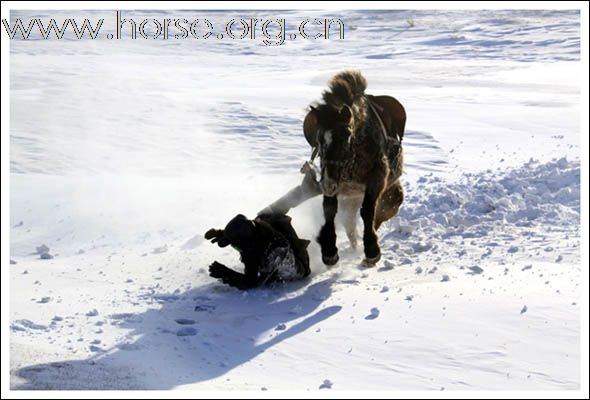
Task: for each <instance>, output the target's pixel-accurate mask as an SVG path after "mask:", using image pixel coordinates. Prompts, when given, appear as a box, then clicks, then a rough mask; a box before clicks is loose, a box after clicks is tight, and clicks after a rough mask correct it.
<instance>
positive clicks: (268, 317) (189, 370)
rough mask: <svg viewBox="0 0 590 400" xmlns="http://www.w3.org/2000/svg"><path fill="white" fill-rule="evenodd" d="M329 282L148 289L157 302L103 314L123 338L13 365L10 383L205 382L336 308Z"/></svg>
mask: <svg viewBox="0 0 590 400" xmlns="http://www.w3.org/2000/svg"><path fill="white" fill-rule="evenodd" d="M333 283H334V280H333V279H332V278H328V279H325V280H322V281H319V282H317V283H314V284H312V285H309V282H308V281H305V280H304V281H300V282H294V283H290V284H285V285H282V286H279V287H275V288H264V289H255V290H252V291H249V292H240V291H237V290H234V289H232V288H228V287H225V286H220V285H219V284H210V285H205V286H202V287H198V288H195V289H191V290H189V291H187V292H185V293H174V294H172V295H160V294H154V295H153V298H154V299H155V300H157V301H158V302H161V303H162V306H161V307H158V308H152V309H149V310H148V311H146V312H143V313H140V314H113V315H110V316H109V317H108V318H107V323H109V322H110V323H111V324H112V325H118V326H119V327H120V328H124V329H129V332H128V334H127V335H126V336H125V340H123V341H122V342H120V343H117V344H116V345H114V346H113V347H112V348H110V349H97V348H95V350H96V351H97V353H96V355H94V356H92V357H90V358H88V359H85V360H76V361H71V360H66V361H61V362H54V363H46V364H38V365H33V366H28V367H24V368H21V369H18V370H16V371H14V372H13V375H15V376H16V377H18V379H17V382H16V381H15V382H13V384H12V388H13V389H170V388H173V387H176V386H178V385H182V384H191V383H198V382H205V381H208V380H211V379H213V378H216V377H220V376H222V375H224V374H225V373H227V372H228V371H230V370H232V369H234V368H237V367H240V366H242V365H244V364H246V363H249V362H251V361H253V360H254V359H255V358H256V357H257V356H259V355H260V354H262V353H264V352H265V351H267V350H268V349H270V348H272V347H273V346H276V345H278V344H279V343H281V342H283V341H284V340H286V339H289V338H292V337H294V336H296V335H298V334H300V333H302V332H304V331H306V330H307V329H309V328H311V327H312V326H314V325H316V324H318V323H320V322H321V321H324V320H326V319H327V318H329V317H331V316H332V315H334V314H336V313H337V312H339V311H340V309H341V307H340V306H331V307H327V308H321V307H320V306H321V304H322V303H323V301H324V300H325V299H327V298H328V297H329V296H330V294H331V292H332V284H333ZM273 362H274V363H277V362H278V363H281V360H280V358H277V359H276V360H275V361H273ZM285 362H287V361H286V360H285ZM245 388H246V387H245ZM250 388H251V387H250Z"/></svg>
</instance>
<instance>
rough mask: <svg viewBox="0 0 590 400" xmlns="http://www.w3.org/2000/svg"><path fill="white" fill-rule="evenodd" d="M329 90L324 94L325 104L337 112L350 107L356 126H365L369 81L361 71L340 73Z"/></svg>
mask: <svg viewBox="0 0 590 400" xmlns="http://www.w3.org/2000/svg"><path fill="white" fill-rule="evenodd" d="M328 88H329V89H328V90H325V91H324V92H323V93H322V99H323V101H324V103H325V104H326V105H327V106H329V107H331V108H334V109H336V110H340V109H341V108H342V107H343V106H344V105H347V106H349V107H350V108H351V109H352V112H353V116H354V119H355V122H356V126H357V127H361V126H363V125H364V122H365V119H366V115H367V104H366V98H365V89H366V88H367V80H366V79H365V77H364V76H363V75H362V74H361V73H360V71H343V72H340V73H339V74H337V75H335V76H334V77H333V78H332V79H331V80H330V82H329V83H328Z"/></svg>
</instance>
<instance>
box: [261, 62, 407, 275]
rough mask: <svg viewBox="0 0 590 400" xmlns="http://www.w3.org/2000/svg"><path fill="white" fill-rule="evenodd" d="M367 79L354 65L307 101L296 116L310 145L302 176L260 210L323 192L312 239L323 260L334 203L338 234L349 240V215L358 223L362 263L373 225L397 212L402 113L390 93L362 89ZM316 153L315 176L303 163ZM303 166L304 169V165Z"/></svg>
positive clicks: (371, 244) (373, 258)
mask: <svg viewBox="0 0 590 400" xmlns="http://www.w3.org/2000/svg"><path fill="white" fill-rule="evenodd" d="M366 88H367V81H366V79H365V78H364V77H363V76H362V74H361V73H360V72H359V71H344V72H341V73H339V74H337V75H335V76H334V77H333V78H332V79H331V80H330V82H329V84H328V90H325V91H324V92H323V94H322V101H321V102H318V103H316V104H315V105H311V106H310V107H309V111H308V112H307V115H306V116H305V119H304V121H303V133H304V136H305V139H306V140H307V142H308V143H309V145H310V146H311V147H312V149H313V153H312V160H311V161H312V162H311V163H310V162H308V163H307V164H306V165H304V168H303V169H302V172H304V173H305V174H306V175H305V178H304V180H303V183H302V184H301V185H300V186H298V187H296V188H294V189H293V190H291V191H290V192H289V193H287V195H285V196H283V197H282V198H281V199H279V200H277V201H276V202H274V203H273V204H271V205H270V206H268V207H267V208H265V209H264V210H263V211H261V213H266V212H281V213H286V212H287V211H288V210H289V209H290V208H292V207H294V206H296V205H298V204H300V203H301V202H303V201H305V200H307V199H309V198H311V197H315V196H317V195H320V194H321V195H323V202H322V206H323V212H324V219H325V222H324V225H323V226H322V228H321V230H320V232H319V235H318V236H317V238H316V240H317V242H318V243H319V244H320V247H321V253H322V261H323V263H324V264H326V265H329V266H330V265H334V264H336V263H337V262H338V259H339V256H338V248H337V247H336V230H335V225H334V220H335V217H336V214H337V212H338V209H339V206H340V210H341V212H342V215H343V224H344V228H345V231H346V235H347V236H348V239H349V241H350V244H351V246H352V247H353V248H356V247H357V240H358V239H357V232H356V220H357V216H358V213H359V210H360V215H361V218H362V220H363V224H364V231H363V245H364V253H365V260H364V263H365V265H367V266H372V265H375V264H376V263H377V262H378V261H379V259H380V258H381V249H380V247H379V243H378V237H377V230H378V229H379V227H380V226H381V224H383V222H385V221H387V220H389V219H391V218H393V217H394V216H395V215H397V213H398V212H399V209H400V207H401V204H402V202H403V200H404V191H403V187H402V184H401V181H400V177H401V175H402V169H403V149H402V140H403V136H404V129H405V124H406V112H405V110H404V107H403V106H402V105H401V103H400V102H399V101H397V100H396V99H395V98H393V97H391V96H373V95H369V94H366V93H365V90H366ZM316 155H319V159H320V171H319V173H320V177H319V178H320V179H319V183H318V182H317V181H316V176H315V172H314V170H313V168H310V167H309V165H311V164H312V163H313V159H314V158H315V157H316ZM306 167H307V168H306Z"/></svg>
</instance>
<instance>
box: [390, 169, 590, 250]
mask: <svg viewBox="0 0 590 400" xmlns="http://www.w3.org/2000/svg"><path fill="white" fill-rule="evenodd" d="M579 219H580V164H579V161H568V160H567V159H566V158H561V159H559V160H553V161H550V162H548V163H543V164H542V163H538V162H536V161H533V160H530V161H529V162H528V163H526V164H525V165H523V166H521V167H519V168H516V169H513V170H508V171H504V172H492V171H490V170H488V171H485V172H481V173H468V174H465V175H463V176H462V177H461V178H460V179H459V180H458V181H457V182H455V183H449V182H447V181H446V180H443V179H441V178H439V177H436V176H426V177H422V178H420V179H419V180H418V182H417V184H416V185H414V186H411V185H408V188H407V196H406V200H405V201H404V206H403V208H402V211H401V212H400V214H399V218H395V219H394V220H392V221H391V222H390V225H389V229H388V231H390V233H389V234H387V235H385V236H384V239H387V238H388V237H389V236H390V235H396V234H400V233H404V234H406V235H410V234H415V233H416V231H418V232H419V231H422V232H428V235H429V236H430V237H438V238H444V237H446V236H453V235H461V236H463V237H466V238H467V237H481V236H485V235H487V234H488V233H489V232H490V231H492V230H494V229H495V228H500V227H503V226H506V225H507V224H512V225H514V226H521V227H531V226H534V225H539V224H547V225H551V226H568V225H578V224H579Z"/></svg>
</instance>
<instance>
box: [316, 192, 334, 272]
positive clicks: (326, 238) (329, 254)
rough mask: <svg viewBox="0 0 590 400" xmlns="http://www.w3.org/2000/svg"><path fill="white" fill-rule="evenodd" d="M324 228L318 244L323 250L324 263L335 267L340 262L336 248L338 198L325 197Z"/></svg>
mask: <svg viewBox="0 0 590 400" xmlns="http://www.w3.org/2000/svg"><path fill="white" fill-rule="evenodd" d="M323 207H324V218H325V220H326V221H325V222H324V226H322V229H321V230H320V234H319V236H318V239H317V240H318V243H319V244H320V247H321V249H322V261H323V262H324V264H326V265H334V264H336V263H337V262H338V248H337V247H336V228H335V227H334V218H335V217H336V212H338V198H337V197H336V196H333V197H328V196H324V203H323Z"/></svg>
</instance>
